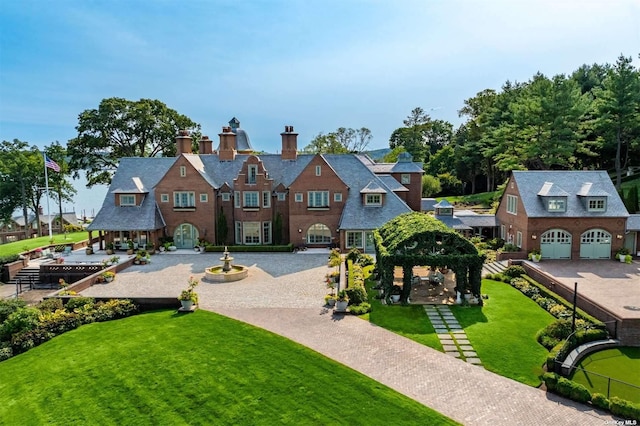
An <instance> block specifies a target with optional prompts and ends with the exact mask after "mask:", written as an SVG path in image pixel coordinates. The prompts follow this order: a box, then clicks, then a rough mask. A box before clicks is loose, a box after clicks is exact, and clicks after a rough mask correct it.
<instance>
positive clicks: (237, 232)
mask: <svg viewBox="0 0 640 426" xmlns="http://www.w3.org/2000/svg"><path fill="white" fill-rule="evenodd" d="M235 239H236V244H239V245H242V222H240V221H236V226H235Z"/></svg>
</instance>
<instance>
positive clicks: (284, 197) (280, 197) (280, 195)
mask: <svg viewBox="0 0 640 426" xmlns="http://www.w3.org/2000/svg"><path fill="white" fill-rule="evenodd" d="M286 200H287V194H285V193H284V192H278V201H286Z"/></svg>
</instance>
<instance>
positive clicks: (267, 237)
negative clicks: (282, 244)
mask: <svg viewBox="0 0 640 426" xmlns="http://www.w3.org/2000/svg"><path fill="white" fill-rule="evenodd" d="M262 244H271V222H262Z"/></svg>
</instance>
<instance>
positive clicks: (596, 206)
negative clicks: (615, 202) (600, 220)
mask: <svg viewBox="0 0 640 426" xmlns="http://www.w3.org/2000/svg"><path fill="white" fill-rule="evenodd" d="M587 203H588V204H587V209H588V210H589V211H590V212H604V211H606V210H607V199H606V198H605V197H597V198H596V197H593V198H589V199H588V201H587Z"/></svg>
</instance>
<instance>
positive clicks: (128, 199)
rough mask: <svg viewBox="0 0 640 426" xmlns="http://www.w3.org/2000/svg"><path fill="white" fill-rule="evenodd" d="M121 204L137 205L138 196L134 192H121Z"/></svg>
mask: <svg viewBox="0 0 640 426" xmlns="http://www.w3.org/2000/svg"><path fill="white" fill-rule="evenodd" d="M120 205H121V206H135V205H136V196H135V195H132V194H120Z"/></svg>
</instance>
